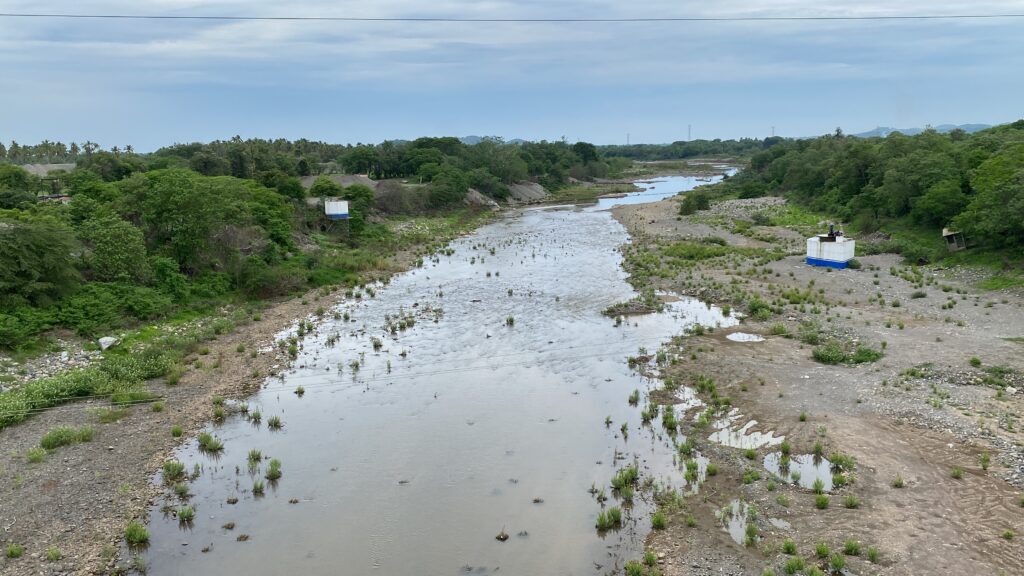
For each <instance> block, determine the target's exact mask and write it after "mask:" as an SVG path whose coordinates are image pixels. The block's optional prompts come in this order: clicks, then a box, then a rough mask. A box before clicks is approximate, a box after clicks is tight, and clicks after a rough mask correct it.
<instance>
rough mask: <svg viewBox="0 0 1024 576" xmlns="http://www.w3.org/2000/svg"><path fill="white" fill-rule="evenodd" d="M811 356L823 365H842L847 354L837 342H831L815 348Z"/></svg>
mask: <svg viewBox="0 0 1024 576" xmlns="http://www.w3.org/2000/svg"><path fill="white" fill-rule="evenodd" d="M811 355H812V356H813V357H814V359H815V360H817V361H818V362H821V363H822V364H842V363H843V362H845V361H846V352H845V351H844V350H843V347H842V346H841V345H840V344H839V342H836V341H835V340H830V341H829V342H827V343H826V344H825V345H824V346H819V347H817V348H815V349H814V350H813V351H812V352H811Z"/></svg>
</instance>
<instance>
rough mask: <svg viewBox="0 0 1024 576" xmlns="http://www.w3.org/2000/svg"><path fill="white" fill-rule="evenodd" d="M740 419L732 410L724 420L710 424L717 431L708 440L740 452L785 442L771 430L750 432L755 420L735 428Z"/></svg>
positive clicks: (782, 437) (734, 410)
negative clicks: (737, 449)
mask: <svg viewBox="0 0 1024 576" xmlns="http://www.w3.org/2000/svg"><path fill="white" fill-rule="evenodd" d="M740 419H741V415H740V413H739V411H738V410H737V409H736V408H733V409H732V410H730V411H729V414H728V415H727V416H726V417H725V418H722V419H720V420H717V421H715V422H713V423H712V426H713V427H714V428H716V429H717V430H716V431H715V432H713V433H712V434H711V435H710V436H708V440H711V441H712V442H717V443H719V444H721V445H723V446H728V447H730V448H739V449H741V450H747V449H750V448H754V449H757V448H764V447H766V446H778V445H779V444H782V442H783V440H785V437H784V436H776V435H775V433H774V432H772V431H771V430H769V431H767V432H759V431H756V430H752V428H754V427H755V426H757V420H748V421H747V422H746V423H744V424H743V425H742V426H739V427H736V423H737V422H738V421H739V420H740Z"/></svg>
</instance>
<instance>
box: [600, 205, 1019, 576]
mask: <svg viewBox="0 0 1024 576" xmlns="http://www.w3.org/2000/svg"><path fill="white" fill-rule="evenodd" d="M774 202H778V199H758V200H753V201H751V200H743V201H732V202H725V203H722V204H720V205H716V206H713V207H712V211H711V213H713V214H718V215H727V216H728V217H729V218H737V217H738V218H746V217H749V215H750V213H752V212H754V211H757V210H760V209H762V208H763V207H764V205H766V204H769V203H774ZM613 212H614V214H615V216H616V218H617V219H619V221H620V222H622V223H623V224H624V225H626V226H627V228H628V229H629V231H630V234H631V235H632V236H633V238H634V248H632V249H637V248H639V249H643V247H644V246H649V245H653V244H655V243H657V242H663V241H674V240H679V239H700V238H701V237H704V236H709V235H714V236H718V237H719V238H722V239H724V240H725V241H726V242H727V244H728V245H730V246H744V247H764V246H773V245H774V246H779V247H784V248H786V249H787V250H790V251H794V252H796V251H800V250H801V249H802V244H803V239H802V237H801V236H800V235H799V234H796V233H794V232H793V231H791V230H786V229H782V228H777V227H770V226H755V227H754V229H753V230H752V231H751V233H749V234H747V235H740V234H736V233H734V232H733V229H732V227H729V228H726V227H724V226H719V225H716V224H714V223H711V224H709V222H714V218H708V216H709V212H700V213H698V214H696V215H694V216H684V217H678V216H677V214H678V200H677V199H669V200H665V201H662V202H658V203H655V204H645V205H635V206H623V207H619V208H616V209H615V210H614V211H613ZM729 218H726V219H725V221H729ZM727 225H728V224H726V226H727ZM859 260H860V262H861V263H862V265H863V267H862V268H861V269H859V270H843V271H827V270H826V269H822V268H816V267H811V266H807V265H806V264H804V263H803V257H802V256H801V255H792V256H788V257H786V258H784V259H782V260H777V261H774V262H772V263H771V264H768V265H767V266H766V268H767V270H762V269H761V267H758V271H756V272H754V273H750V272H749V268H750V265H749V264H746V265H742V266H730V265H727V264H726V263H725V261H724V259H717V260H707V261H704V262H702V263H700V264H698V265H697V266H696V268H694V269H693V270H691V271H689V272H692V274H693V277H694V278H696V279H697V281H696V282H694V280H693V278H690V279H687V278H685V275H686V274H683V273H681V274H680V275H679V276H678V277H676V278H669V279H662V280H659V281H656V282H652V283H651V285H650V286H643V287H653V288H658V289H665V290H670V291H675V292H678V293H684V294H685V293H690V294H692V295H700V296H704V297H708V296H711V297H717V298H719V299H720V300H721V301H723V302H728V303H732V304H733V305H734V306H736V308H739V307H740V305H739V300H738V299H737V298H735V293H734V292H730V291H729V290H728V289H727V288H728V287H730V286H732V285H735V284H733V283H736V282H738V283H739V285H740V286H742V288H743V290H744V291H746V292H747V293H750V294H760V295H762V297H763V298H764V299H765V300H767V301H769V302H773V301H777V300H778V299H779V296H778V288H780V287H781V288H792V289H798V290H806V289H807V288H808V286H809V282H812V281H813V289H814V290H815V291H818V290H823V292H821V294H822V296H823V298H824V299H825V300H826V301H827V302H828V304H827V305H820V306H816V307H814V308H815V310H813V311H812V310H811V308H812V307H811V306H810V305H808V306H807V307H806V308H805V310H804V311H803V312H801V311H800V310H798V309H797V308H796V307H794V306H787V307H786V309H785V310H784V311H783V313H782V314H773V315H772V317H771V318H770V319H767V320H765V321H757V320H755V319H754V318H752V317H748V318H745V319H744V322H743V323H742V324H741V325H740V326H738V327H736V328H733V329H729V330H715V331H711V332H708V333H706V334H704V335H700V336H697V335H694V336H691V337H689V338H687V339H685V341H684V342H683V344H681V347H680V348H679V349H678V350H675V352H678V354H679V357H680V358H682V359H683V361H682V362H680V363H679V364H677V365H675V366H673V367H671V368H669V369H667V373H668V375H671V376H673V377H674V378H675V379H676V380H677V381H681V382H691V383H692V382H693V381H694V380H695V378H696V375H698V374H703V375H707V376H711V377H713V378H714V379H715V381H716V383H717V386H718V390H719V393H720V394H721V395H723V396H728V397H729V399H730V400H731V403H732V405H733V406H734V407H736V408H737V409H738V410H739V412H740V413H741V414H743V415H744V416H745V418H747V419H753V420H756V421H757V422H758V424H757V425H756V426H755V428H754V429H755V430H762V431H766V430H771V431H774V432H775V433H776V434H777V435H778V434H782V435H785V436H786V438H787V440H788V441H789V442H790V443H791V445H792V447H793V448H792V450H793V453H794V454H807V453H810V452H811V451H812V447H813V445H814V444H815V442H821V443H822V444H823V447H824V452H825V454H826V455H828V454H831V453H833V452H840V453H843V454H847V455H849V456H852V457H853V458H854V459H855V460H856V468H855V471H854V472H853V473H852V476H853V480H854V481H853V482H852V483H851V484H850V485H848V486H846V487H843V488H840V489H838V490H836V491H835V492H834V493H832V494H831V496H830V504H829V506H828V508H827V509H824V510H821V509H818V508H816V506H815V494H814V493H813V492H812V491H811V490H804V489H800V488H798V487H795V486H794V485H793V484H792V483H787V482H769V481H768V480H767V478H768V476H769V475H768V474H767V473H766V471H765V469H764V467H763V466H762V465H761V461H762V460H763V458H764V456H765V455H766V454H767V453H768V452H771V451H772V450H773V449H762V450H759V451H758V454H757V458H756V459H755V460H748V459H747V458H745V457H744V454H743V453H742V451H740V450H735V449H729V448H723V447H720V446H717V447H716V446H713V445H708V444H710V443H709V442H707V441H706V440H705V438H706V437H707V434H706V433H705V434H703V435H701V434H700V432H694V435H695V437H696V438H697V439H698V445H699V446H700V448H701V449H702V450H704V451H705V453H706V454H710V455H711V458H712V460H713V461H715V462H717V463H718V464H719V466H720V468H721V472H720V473H719V474H718V475H717V476H716V477H714V478H709V480H708V481H707V482H706V483H705V484H704V486H703V487H702V488H701V494H700V495H699V496H696V497H692V496H691V497H689V498H688V499H687V502H686V505H685V509H681V510H674V511H670V521H669V524H668V527H667V529H665V530H663V531H654V532H653V533H652V534H651V536H650V537H649V540H648V545H649V548H650V549H652V550H653V551H655V552H656V553H657V554H658V556H659V564H660V566H661V569H662V571H663V573H664V574H666V575H682V574H750V575H760V574H762V571H764V570H765V569H766V568H771V569H773V570H775V573H777V574H782V573H784V572H783V571H782V569H781V568H782V565H783V564H784V563H785V562H786V561H787V560H788V559H789V558H791V556H789V555H786V554H784V553H783V552H782V550H781V544H782V541H783V539H785V538H792V539H793V540H794V541H795V542H796V544H797V549H798V553H799V554H800V555H802V556H803V557H804V558H805V559H806V560H807V565H808V566H812V565H818V566H820V567H822V568H823V569H824V568H825V567H826V566H827V560H820V559H818V558H816V556H815V550H814V548H815V545H816V544H817V543H819V542H825V543H827V544H828V545H829V546H830V548H831V549H832V550H833V551H840V550H841V549H842V547H843V544H844V542H846V541H847V540H849V539H855V540H858V541H860V543H861V551H860V555H859V556H848V557H846V558H845V559H846V566H847V568H848V569H849V570H851V572H852V573H853V574H1024V566H1022V565H1021V559H1022V558H1024V542H1022V536H1021V534H1022V533H1024V507H1022V506H1024V502H1022V501H1021V498H1022V494H1024V487H1022V484H1024V449H1022V443H1024V435H1022V433H1021V431H1020V430H1021V423H1020V422H1019V421H1018V420H1017V417H1018V416H1019V415H1020V414H1021V410H1022V407H1024V394H1021V392H1019V390H1020V388H1021V385H1020V383H1021V371H1022V370H1024V343H1020V342H1017V341H1011V340H1007V338H1019V337H1020V336H1024V298H1022V295H1021V294H1019V293H1010V292H995V293H994V292H984V291H979V290H978V289H976V288H974V287H973V286H972V284H971V283H970V282H969V280H971V279H972V276H973V274H972V273H970V272H968V271H957V270H938V269H925V270H924V273H925V274H926V275H935V276H934V277H935V279H936V280H937V281H936V282H934V283H930V284H928V285H927V286H925V287H924V288H920V287H916V286H914V285H913V284H912V283H911V282H909V281H907V280H905V279H903V278H901V277H899V276H894V275H892V274H890V267H896V268H898V269H902V268H903V265H902V264H901V263H900V261H899V258H898V257H897V256H895V255H878V256H868V257H863V258H860V259H859ZM689 272H687V273H689ZM898 272H899V271H898ZM715 283H721V284H718V285H719V286H721V287H723V288H721V289H718V290H713V289H712V290H709V289H708V286H712V285H715ZM942 286H945V287H948V289H949V291H948V292H944V291H943V290H942V289H941V287H942ZM773 289H774V290H776V293H775V294H774V295H772V294H770V293H769V291H770V290H773ZM918 291H923V292H924V293H925V295H924V296H923V297H921V296H920V294H918V295H917V297H912V295H913V293H914V292H918ZM958 291H959V292H960V293H957V292H958ZM878 294H881V295H882V297H883V299H884V302H885V304H884V305H879V304H878V303H877V301H876V300H874V299H875V297H876V295H878ZM951 297H952V298H954V299H955V301H956V305H955V306H953V307H951V308H946V309H943V307H942V306H943V304H945V303H946V302H948V301H949V299H950V298H951ZM869 299H872V302H868V300H869ZM894 300H896V301H898V302H899V306H898V307H894V306H893V305H892V302H893V301H894ZM815 312H817V313H815ZM803 320H815V321H817V322H818V323H819V324H820V325H821V327H822V331H823V332H824V333H826V334H828V333H831V334H835V335H838V337H840V338H843V339H848V340H857V341H858V342H860V343H863V344H866V345H868V346H871V347H873V348H875V349H876V350H878V349H880V348H881V346H882V342H885V344H886V346H885V348H884V352H885V355H884V356H883V357H882V358H881V359H880V360H878V361H876V362H871V363H864V364H856V365H852V366H851V365H845V364H839V365H827V364H822V363H819V362H817V361H815V360H814V359H813V358H812V356H811V350H812V348H813V346H811V345H808V344H803V343H801V340H800V339H799V338H796V337H789V338H787V337H784V336H780V335H773V332H774V333H777V332H779V331H780V330H779V326H785V327H786V329H787V331H788V332H789V333H791V334H794V335H795V334H796V333H797V332H798V331H799V330H800V322H801V321H803ZM887 323H888V325H887ZM733 331H743V332H748V333H751V332H752V333H758V334H761V335H763V336H764V337H765V341H763V342H734V341H730V340H728V339H726V334H727V333H729V332H733ZM691 354H692V356H691ZM972 357H977V358H979V359H980V360H981V362H982V364H981V365H980V366H979V367H975V366H972V365H971V363H970V362H969V361H970V359H971V358H972ZM997 365H998V366H1003V367H1006V368H1008V369H1009V370H1001V371H999V373H1000V374H1003V375H1004V382H1005V383H1008V384H1009V385H1008V386H1005V388H1003V389H1002V392H1001V393H1000V392H999V390H1000V388H1002V387H997V386H993V385H991V381H989V383H988V385H986V384H985V383H984V382H983V379H984V378H985V377H986V376H987V375H988V374H989V373H987V372H985V368H987V367H991V366H997ZM915 367H916V370H915V371H912V372H906V371H907V370H908V369H914V368H915ZM663 375H664V374H663ZM997 393H998V394H999V397H997ZM662 397H663V396H657V398H662ZM801 413H805V414H806V421H801V419H800V414H801ZM686 433H687V434H689V433H690V431H688V430H686ZM775 450H777V449H775ZM982 453H988V454H990V455H991V464H990V466H989V468H988V470H983V469H982V466H981V465H980V461H981V454H982ZM954 467H959V468H960V469H962V478H961V479H955V478H953V469H954ZM747 469H757V470H759V471H760V473H761V479H760V480H758V481H755V482H752V483H749V484H744V483H743V482H742V481H741V476H742V474H743V471H744V470H747ZM897 477H900V478H902V479H903V480H904V483H905V487H903V488H895V487H893V481H894V480H895V479H896V478H897ZM851 494H852V495H855V496H856V497H857V498H858V499H859V501H860V504H859V507H857V508H846V507H844V499H845V498H846V497H847V496H848V495H851ZM780 495H783V500H785V499H786V498H788V500H789V502H788V506H787V505H783V504H780V502H779V501H778V498H779V496H780ZM737 498H738V499H742V500H743V501H745V502H748V503H750V504H752V505H753V507H754V508H756V510H757V516H756V519H754V520H752V522H754V523H756V525H757V527H758V529H759V537H758V540H757V541H756V543H752V544H751V545H747V546H744V545H741V544H737V543H736V542H734V541H733V539H732V538H730V536H729V534H727V533H726V532H725V530H724V528H723V522H722V521H721V520H720V519H719V518H718V517H717V516H716V513H718V512H719V511H720V510H722V508H723V507H724V506H726V505H728V504H729V503H730V501H732V500H733V499H737ZM687 514H692V515H693V516H694V518H695V519H696V522H697V523H696V527H693V528H691V527H687V526H686V523H685V522H684V518H685V516H686V515H687ZM769 519H782V520H785V522H787V523H788V524H789V526H790V527H789V528H779V527H777V526H776V525H775V524H772V523H771V522H769ZM1007 530H1012V531H1013V533H1014V534H1016V537H1013V538H1012V539H1007V538H1005V537H1004V532H1005V531H1007ZM868 547H875V548H877V550H878V553H879V557H878V561H877V563H872V562H869V561H868V560H867V558H866V555H867V552H866V551H867V549H868Z"/></svg>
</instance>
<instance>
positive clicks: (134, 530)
mask: <svg viewBox="0 0 1024 576" xmlns="http://www.w3.org/2000/svg"><path fill="white" fill-rule="evenodd" d="M124 539H125V540H126V541H128V545H129V546H139V545H141V544H145V543H146V542H149V531H147V530H146V527H145V526H143V525H142V524H140V523H138V522H136V521H135V520H132V521H131V522H129V523H128V525H127V526H125V528H124Z"/></svg>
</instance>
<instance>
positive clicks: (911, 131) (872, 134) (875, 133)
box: [851, 124, 992, 138]
mask: <svg viewBox="0 0 1024 576" xmlns="http://www.w3.org/2000/svg"><path fill="white" fill-rule="evenodd" d="M991 127H992V126H991V125H989V124H961V125H959V126H957V125H956V124H939V125H938V126H932V128H934V129H935V131H936V132H939V133H942V134H945V133H946V132H952V131H953V130H956V129H957V128H959V129H961V130H963V131H964V132H967V133H968V134H971V133H974V132H978V131H981V130H984V129H986V128H991ZM924 131H925V129H924V128H889V127H888V126H879V127H878V128H875V129H874V130H868V131H867V132H861V133H859V134H851V136H856V137H858V138H885V137H886V136H888V135H889V134H892V133H893V132H899V133H900V134H905V135H907V136H915V135H917V134H920V133H921V132H924Z"/></svg>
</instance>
